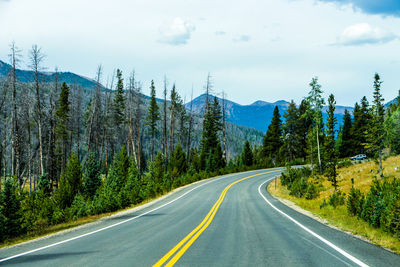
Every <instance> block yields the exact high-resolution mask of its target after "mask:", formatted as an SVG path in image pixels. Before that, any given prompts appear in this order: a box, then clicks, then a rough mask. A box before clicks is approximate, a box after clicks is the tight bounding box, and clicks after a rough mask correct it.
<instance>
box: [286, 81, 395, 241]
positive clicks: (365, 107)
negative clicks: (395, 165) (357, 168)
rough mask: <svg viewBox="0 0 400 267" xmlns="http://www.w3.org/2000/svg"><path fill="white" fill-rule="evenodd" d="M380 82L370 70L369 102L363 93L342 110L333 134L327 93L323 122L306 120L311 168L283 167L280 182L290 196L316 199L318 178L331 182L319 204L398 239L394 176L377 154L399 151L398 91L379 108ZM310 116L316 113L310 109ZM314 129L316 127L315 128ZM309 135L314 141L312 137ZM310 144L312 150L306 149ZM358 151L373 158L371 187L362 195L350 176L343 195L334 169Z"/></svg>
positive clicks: (319, 188) (313, 93) (332, 105)
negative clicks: (329, 190)
mask: <svg viewBox="0 0 400 267" xmlns="http://www.w3.org/2000/svg"><path fill="white" fill-rule="evenodd" d="M313 81H314V80H313ZM310 85H311V88H312V89H311V91H310V94H309V97H312V98H314V99H315V100H317V101H315V102H314V103H317V102H318V103H323V99H322V97H321V95H320V93H321V91H320V90H319V89H320V87H319V86H314V83H313V82H312V83H311V84H310ZM381 85H382V81H381V78H380V76H379V75H378V74H375V77H374V82H373V88H374V91H373V102H372V103H373V104H372V106H370V105H369V103H368V101H367V98H366V97H363V98H362V99H361V102H360V104H358V103H356V104H355V107H354V110H353V114H352V115H351V114H350V113H349V112H347V111H346V113H345V116H344V117H343V122H342V124H341V127H340V130H339V133H338V134H336V133H335V125H336V124H337V121H336V119H335V117H334V110H335V100H334V97H333V95H330V96H329V99H328V103H329V109H328V119H327V121H326V125H325V126H322V121H321V120H320V121H319V123H320V124H319V127H318V123H316V122H317V121H318V120H313V119H312V120H310V125H314V126H313V127H312V128H314V130H311V131H314V135H309V137H308V138H307V139H306V140H307V142H306V143H307V144H308V145H307V146H305V147H309V148H310V150H308V151H310V152H309V153H307V152H306V154H308V155H309V157H310V161H309V162H314V168H309V167H303V168H297V169H295V168H291V167H290V166H288V167H287V170H286V171H285V172H284V173H283V174H282V177H281V184H282V185H283V186H286V188H287V189H288V190H289V192H290V195H293V196H295V197H297V198H305V199H308V200H311V199H315V198H317V197H318V196H319V192H320V191H322V190H325V189H324V188H323V186H322V181H323V179H321V177H326V178H327V180H328V181H330V183H331V186H332V187H333V192H332V193H331V195H330V196H329V198H327V199H324V200H323V202H322V203H321V206H320V208H321V209H322V208H323V207H325V206H327V205H330V206H332V207H333V208H336V207H337V206H341V205H346V208H347V213H348V215H349V216H356V217H358V218H360V219H361V220H364V221H366V222H367V223H368V224H369V225H371V226H373V227H375V228H380V229H382V230H383V231H386V232H388V233H391V234H393V235H394V236H396V237H397V238H398V237H400V186H399V179H398V177H394V176H393V175H392V176H387V175H385V172H384V170H385V168H384V166H383V159H384V158H386V157H388V156H391V155H398V154H400V91H399V96H398V97H397V99H395V101H392V102H391V103H390V104H389V105H388V106H387V107H386V108H385V106H384V105H383V101H384V99H383V97H382V95H381V93H380V89H381ZM316 89H318V90H316ZM311 103H312V102H311ZM293 109H295V106H293ZM317 111H318V109H317ZM288 113H289V110H288ZM286 116H288V114H286ZM311 118H313V117H311ZM314 118H320V117H319V115H317V116H315V113H314ZM300 121H301V120H300ZM297 122H299V120H297ZM278 128H279V127H278ZM284 128H285V127H284ZM312 128H310V129H312ZM296 129H301V128H296ZM318 129H321V130H320V133H318ZM311 133H312V132H311ZM315 135H316V136H315ZM318 136H319V138H318ZM299 138H300V136H299ZM313 139H315V140H316V142H315V141H312V140H313ZM293 140H295V139H293V138H291V141H293ZM299 140H300V139H299ZM318 142H319V144H318ZM313 144H314V145H313ZM315 145H317V147H315ZM282 146H284V143H283V144H282ZM289 147H290V146H288V148H289ZM312 147H314V151H313V150H311V148H312ZM297 153H298V152H297ZM361 153H362V154H366V155H368V157H370V158H371V159H373V160H374V161H375V162H376V166H377V168H376V171H374V170H370V172H371V173H373V175H374V180H373V183H372V186H371V187H370V188H369V190H368V191H367V192H366V194H364V193H363V192H361V190H360V189H358V188H357V185H356V184H355V183H354V179H353V178H351V183H352V186H351V189H350V192H348V194H347V195H346V194H345V193H344V192H342V191H341V188H340V184H339V181H338V179H337V174H338V172H337V169H338V168H339V167H346V166H349V165H351V164H353V163H352V162H351V161H350V160H349V158H348V157H349V156H353V155H355V154H361ZM297 155H298V156H299V155H300V154H297ZM319 159H322V160H319ZM339 159H340V160H339ZM358 178H360V177H358ZM361 178H362V177H361Z"/></svg>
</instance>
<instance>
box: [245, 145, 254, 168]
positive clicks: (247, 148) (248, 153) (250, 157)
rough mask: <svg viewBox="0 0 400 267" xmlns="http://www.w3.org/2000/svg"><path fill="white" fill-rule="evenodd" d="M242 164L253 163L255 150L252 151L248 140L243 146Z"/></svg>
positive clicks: (248, 164)
mask: <svg viewBox="0 0 400 267" xmlns="http://www.w3.org/2000/svg"><path fill="white" fill-rule="evenodd" d="M242 164H243V165H245V166H251V165H253V152H252V151H251V146H250V143H249V141H248V140H246V143H245V144H244V147H243V151H242Z"/></svg>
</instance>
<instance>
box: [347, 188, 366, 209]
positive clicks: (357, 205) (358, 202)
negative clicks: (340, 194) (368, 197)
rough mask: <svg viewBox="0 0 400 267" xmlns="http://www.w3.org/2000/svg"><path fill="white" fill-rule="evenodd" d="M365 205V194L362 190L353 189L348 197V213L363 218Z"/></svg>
mask: <svg viewBox="0 0 400 267" xmlns="http://www.w3.org/2000/svg"><path fill="white" fill-rule="evenodd" d="M363 204H364V194H363V193H362V192H361V191H360V189H356V188H354V186H352V187H351V189H350V192H349V195H348V196H347V211H348V212H349V213H350V214H351V215H353V216H358V217H360V216H361V212H362V207H363Z"/></svg>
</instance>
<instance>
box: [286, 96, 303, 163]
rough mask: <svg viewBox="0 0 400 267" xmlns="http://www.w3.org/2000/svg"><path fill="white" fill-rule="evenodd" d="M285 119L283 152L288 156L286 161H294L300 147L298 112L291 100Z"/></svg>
mask: <svg viewBox="0 0 400 267" xmlns="http://www.w3.org/2000/svg"><path fill="white" fill-rule="evenodd" d="M283 117H285V119H286V120H285V124H284V126H283V131H284V147H283V150H284V151H285V152H286V154H287V155H288V159H289V160H288V161H289V162H292V161H293V160H295V159H296V158H297V157H298V155H299V154H300V153H299V147H300V134H299V111H298V109H297V107H296V104H295V103H294V101H293V100H292V101H291V102H290V104H289V107H288V109H287V110H286V113H285V114H284V115H283Z"/></svg>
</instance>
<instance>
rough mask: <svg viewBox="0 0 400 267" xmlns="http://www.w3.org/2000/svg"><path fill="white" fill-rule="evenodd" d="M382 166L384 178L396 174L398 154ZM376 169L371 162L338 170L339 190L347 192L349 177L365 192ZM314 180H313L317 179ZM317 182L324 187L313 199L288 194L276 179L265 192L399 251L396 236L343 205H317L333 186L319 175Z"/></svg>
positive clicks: (399, 173)
mask: <svg viewBox="0 0 400 267" xmlns="http://www.w3.org/2000/svg"><path fill="white" fill-rule="evenodd" d="M383 166H384V175H385V177H388V178H393V177H397V178H399V177H400V156H396V157H390V158H388V159H387V160H385V161H384V163H383ZM377 169H378V168H377V165H376V164H375V163H374V162H373V161H368V162H365V163H361V164H355V165H352V166H350V167H348V168H342V169H339V176H338V181H339V188H340V190H341V191H342V192H344V193H346V195H347V194H348V193H349V191H350V188H351V178H353V179H354V187H355V188H358V189H360V190H361V191H362V192H364V193H365V194H366V193H367V192H368V191H369V189H370V186H371V184H372V181H373V179H375V178H376V177H378V176H379V174H378V173H377ZM314 181H315V182H317V180H314ZM318 182H319V183H321V184H322V185H323V188H324V189H323V191H321V192H320V195H319V197H318V198H316V199H313V200H306V199H304V198H296V197H294V196H290V195H289V191H288V190H287V189H286V187H284V186H281V183H280V180H278V181H277V183H276V185H277V186H276V188H275V183H271V184H270V185H269V186H268V191H269V192H270V193H271V194H272V195H274V196H276V197H279V198H283V199H287V200H289V201H291V202H293V203H295V204H296V205H297V206H299V207H300V208H302V209H305V210H308V211H310V212H312V213H313V214H314V215H315V216H316V217H318V218H321V219H322V221H324V222H325V223H327V224H329V225H332V226H335V227H337V228H339V229H341V230H343V231H345V232H349V233H352V234H354V235H356V236H359V237H361V238H363V239H365V240H369V241H370V242H372V243H374V244H376V245H378V246H382V247H385V248H388V249H390V250H392V251H394V252H396V253H400V240H399V239H398V238H395V237H394V236H392V235H391V234H389V233H386V232H384V231H382V230H381V229H376V228H374V227H371V226H370V225H368V223H366V222H365V221H363V220H360V219H359V218H357V217H355V216H351V215H349V213H348V212H347V207H346V205H344V206H339V207H337V208H336V209H335V208H333V207H332V206H325V207H323V208H320V205H321V203H322V202H323V200H324V199H325V201H328V198H329V196H330V195H331V194H332V193H333V187H332V185H331V183H330V182H329V181H327V180H326V179H324V178H323V177H322V178H319V179H318Z"/></svg>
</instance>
